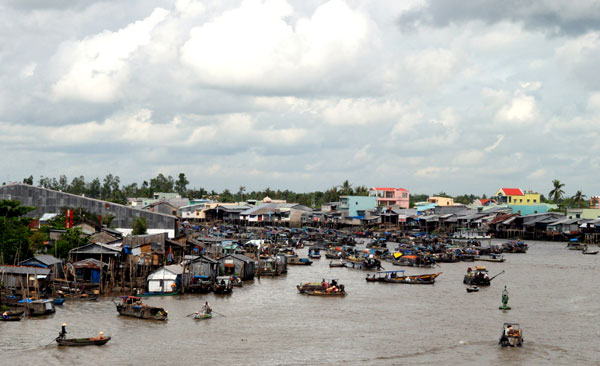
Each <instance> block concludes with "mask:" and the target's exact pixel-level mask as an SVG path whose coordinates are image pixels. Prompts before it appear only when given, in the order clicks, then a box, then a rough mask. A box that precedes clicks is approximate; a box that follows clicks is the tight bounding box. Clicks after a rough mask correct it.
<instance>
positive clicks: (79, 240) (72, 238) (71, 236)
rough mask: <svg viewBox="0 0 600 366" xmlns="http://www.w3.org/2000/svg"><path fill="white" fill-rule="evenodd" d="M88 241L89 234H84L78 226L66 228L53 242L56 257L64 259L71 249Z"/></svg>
mask: <svg viewBox="0 0 600 366" xmlns="http://www.w3.org/2000/svg"><path fill="white" fill-rule="evenodd" d="M89 243H90V238H89V236H87V235H85V234H84V233H83V231H82V230H81V229H80V228H78V227H76V228H71V229H67V230H65V232H64V233H63V234H62V235H61V236H60V239H58V240H57V241H56V243H55V244H54V245H56V248H55V252H56V255H57V256H58V258H63V259H66V258H68V257H69V251H70V250H71V249H74V248H79V247H82V246H84V245H86V244H89Z"/></svg>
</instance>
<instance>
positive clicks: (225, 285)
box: [214, 276, 233, 295]
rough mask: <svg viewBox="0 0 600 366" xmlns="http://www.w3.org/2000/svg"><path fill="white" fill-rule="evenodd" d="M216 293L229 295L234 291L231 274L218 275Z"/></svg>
mask: <svg viewBox="0 0 600 366" xmlns="http://www.w3.org/2000/svg"><path fill="white" fill-rule="evenodd" d="M214 292H215V294H220V295H227V294H230V293H232V292H233V284H232V283H231V278H230V277H229V276H220V277H217V280H216V282H215V286H214Z"/></svg>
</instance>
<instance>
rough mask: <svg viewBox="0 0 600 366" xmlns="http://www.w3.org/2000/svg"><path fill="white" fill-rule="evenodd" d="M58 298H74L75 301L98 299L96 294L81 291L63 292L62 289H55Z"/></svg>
mask: <svg viewBox="0 0 600 366" xmlns="http://www.w3.org/2000/svg"><path fill="white" fill-rule="evenodd" d="M57 293H58V296H59V298H61V299H69V300H76V301H96V300H98V294H87V293H82V294H77V293H75V294H65V293H63V292H62V291H57Z"/></svg>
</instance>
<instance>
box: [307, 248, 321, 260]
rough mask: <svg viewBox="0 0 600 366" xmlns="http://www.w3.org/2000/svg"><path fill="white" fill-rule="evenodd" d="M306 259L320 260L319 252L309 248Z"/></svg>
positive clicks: (316, 249)
mask: <svg viewBox="0 0 600 366" xmlns="http://www.w3.org/2000/svg"><path fill="white" fill-rule="evenodd" d="M308 257H309V258H312V259H321V251H320V249H319V248H310V249H309V250H308Z"/></svg>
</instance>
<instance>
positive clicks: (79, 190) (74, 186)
mask: <svg viewBox="0 0 600 366" xmlns="http://www.w3.org/2000/svg"><path fill="white" fill-rule="evenodd" d="M68 191H69V193H72V194H76V195H78V196H80V195H82V194H84V193H86V191H87V188H86V185H85V178H84V177H83V175H81V176H79V177H75V178H73V180H72V181H71V184H70V185H69V188H68Z"/></svg>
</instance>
